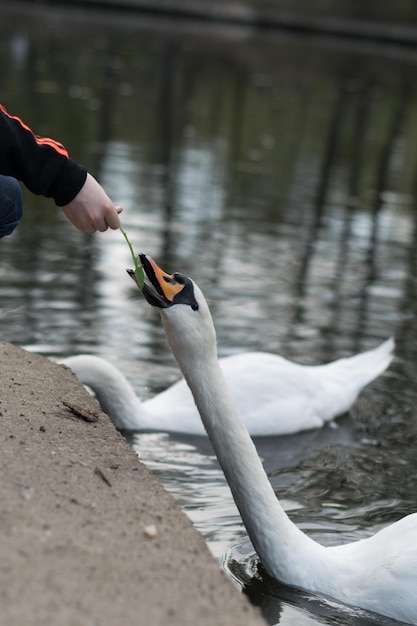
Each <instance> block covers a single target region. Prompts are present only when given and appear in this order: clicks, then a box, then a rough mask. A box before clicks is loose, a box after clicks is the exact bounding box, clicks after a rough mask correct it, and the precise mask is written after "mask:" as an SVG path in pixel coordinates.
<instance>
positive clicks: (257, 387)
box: [60, 339, 394, 436]
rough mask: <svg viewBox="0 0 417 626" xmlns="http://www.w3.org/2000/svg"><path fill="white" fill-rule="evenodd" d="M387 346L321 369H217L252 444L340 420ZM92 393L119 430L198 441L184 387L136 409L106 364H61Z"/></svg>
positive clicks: (237, 360)
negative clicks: (179, 435) (191, 437)
mask: <svg viewBox="0 0 417 626" xmlns="http://www.w3.org/2000/svg"><path fill="white" fill-rule="evenodd" d="M393 347H394V341H393V340H392V339H388V340H387V341H385V342H384V343H382V344H381V345H380V346H378V347H377V348H374V349H373V350H369V351H368V352H363V353H361V354H358V355H356V356H353V357H349V358H345V359H339V360H337V361H333V362H332V363H328V364H326V365H315V366H307V365H300V364H298V363H294V362H292V361H288V360H286V359H284V358H283V357H280V356H278V355H275V354H269V353H266V352H246V353H243V354H236V355H233V356H230V357H226V358H223V359H220V361H219V362H220V366H221V368H222V370H223V373H224V375H225V377H226V380H227V384H228V386H229V388H230V390H231V392H232V395H233V397H234V398H235V400H236V402H237V405H238V407H239V410H240V414H241V416H242V418H243V421H244V422H245V424H246V427H247V429H248V430H249V432H250V434H251V435H252V436H263V435H287V434H290V433H296V432H300V431H302V430H309V429H312V428H320V427H321V426H323V425H324V424H325V423H326V422H329V421H331V420H332V419H334V418H335V417H337V416H338V415H342V414H343V413H346V412H347V411H348V410H349V409H350V407H351V406H352V404H353V403H354V402H355V400H356V399H357V397H358V395H359V393H360V392H361V390H362V389H363V388H364V387H365V385H367V384H368V383H370V382H371V381H372V380H374V379H375V378H376V377H377V376H378V375H379V374H381V373H382V372H383V371H384V370H385V369H386V368H387V367H388V365H389V364H390V362H391V360H392V358H393V354H392V351H393ZM60 363H61V364H64V365H67V366H68V367H70V368H71V369H72V370H73V372H74V373H75V374H76V376H77V377H78V379H79V380H80V381H81V382H82V383H83V384H84V385H87V386H88V387H90V388H91V389H92V391H93V392H94V393H95V395H96V397H97V399H98V401H99V402H100V405H101V407H102V409H103V411H104V412H105V413H107V415H109V417H110V418H111V420H112V422H113V423H114V424H115V426H116V427H117V428H119V429H120V430H127V431H139V430H153V431H157V430H159V431H167V432H178V433H188V434H192V435H204V434H205V430H204V427H203V425H202V423H201V420H200V417H199V415H198V411H197V409H196V407H195V404H194V401H193V398H192V395H191V393H190V390H189V389H188V386H187V384H186V382H185V381H184V379H182V380H180V381H178V382H177V383H175V384H174V385H172V386H171V387H169V388H168V389H166V390H165V391H163V392H161V393H159V394H158V395H156V396H154V397H153V398H151V399H149V400H146V401H144V402H142V401H141V400H140V398H138V397H137V395H136V394H135V391H134V390H133V387H132V386H131V384H130V383H129V382H128V380H127V379H126V378H125V376H124V375H123V374H122V373H121V372H120V371H119V370H118V369H117V368H115V367H114V365H112V364H111V363H109V362H108V361H106V360H104V359H102V358H100V357H97V356H93V355H89V354H80V355H77V356H72V357H69V358H67V359H63V360H61V361H60Z"/></svg>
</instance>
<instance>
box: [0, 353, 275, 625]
mask: <svg viewBox="0 0 417 626" xmlns="http://www.w3.org/2000/svg"><path fill="white" fill-rule="evenodd" d="M0 373H1V381H2V393H1V398H0V418H1V423H2V437H1V456H0V458H1V483H0V484H1V516H0V524H1V535H2V539H3V540H2V542H1V543H0V563H1V566H0V598H1V600H0V602H1V613H0V624H2V625H3V624H4V625H5V626H6V624H7V626H15V625H16V626H21V625H22V624H25V626H28V625H31V624H33V625H34V624H36V625H41V624H54V626H61V625H63V624H68V625H76V626H83V625H87V624H88V625H89V626H91V625H98V626H105V625H107V624H108V625H112V626H115V624H120V625H121V624H123V626H128V625H129V624H132V625H133V624H135V626H142V625H143V626H145V625H146V626H148V625H151V626H158V625H159V624H161V626H162V624H163V625H164V626H166V624H167V623H168V622H169V624H170V626H172V625H174V626H175V625H177V624H178V625H181V626H187V625H188V624H189V625H191V624H193V625H195V624H204V626H206V625H207V626H210V625H213V626H221V625H223V624H224V625H227V626H228V625H230V626H233V625H234V624H236V625H240V626H241V625H243V624H244V625H245V626H252V625H253V626H260V625H262V624H265V622H264V620H263V618H262V617H261V615H260V613H259V612H258V610H257V609H256V608H254V607H252V606H251V605H250V604H249V602H248V601H247V599H246V598H245V597H244V596H242V595H241V594H240V593H239V592H238V590H237V589H236V588H235V587H234V585H233V583H232V582H231V581H230V580H229V579H228V578H227V576H226V575H225V573H224V572H222V571H221V570H220V568H219V566H218V564H217V563H216V561H215V560H214V559H213V557H212V556H211V554H210V552H209V550H208V548H207V546H206V544H205V542H204V540H203V538H202V537H201V536H200V535H199V533H198V532H197V531H196V530H195V529H194V528H193V526H192V524H191V522H190V521H189V519H188V518H187V517H186V515H185V514H184V513H183V512H182V511H181V510H180V508H179V507H178V506H177V505H176V504H175V502H174V500H173V498H172V497H171V496H170V495H169V494H168V493H167V492H166V491H165V489H164V488H163V487H162V485H161V484H160V483H159V481H158V480H157V479H156V478H155V477H154V476H152V475H151V474H150V472H149V471H148V470H147V468H146V467H145V466H144V465H143V464H142V463H140V462H139V461H138V459H137V456H136V454H135V452H134V451H133V449H132V448H131V447H130V446H129V444H128V443H127V442H126V441H125V439H124V438H123V437H122V435H120V433H118V432H117V431H116V430H115V428H114V426H113V425H112V423H111V422H110V420H109V418H108V417H107V416H106V415H105V414H104V413H102V412H101V411H100V409H99V405H98V404H97V402H96V400H95V399H94V398H92V397H90V395H89V394H88V393H87V392H86V391H85V389H84V388H83V386H82V385H81V384H80V383H79V382H78V381H77V379H76V378H75V376H74V375H73V374H72V372H70V370H68V369H67V368H64V367H62V366H59V365H56V364H55V363H52V362H51V361H49V360H48V359H46V358H44V357H42V356H39V355H36V354H32V353H29V352H27V351H25V350H23V349H21V348H18V347H16V346H12V345H11V344H8V343H4V342H1V343H0ZM79 413H81V414H82V415H80V414H79ZM149 526H154V527H155V529H156V536H154V537H152V536H148V535H149V534H151V535H152V532H151V533H149V529H148V528H147V527H149Z"/></svg>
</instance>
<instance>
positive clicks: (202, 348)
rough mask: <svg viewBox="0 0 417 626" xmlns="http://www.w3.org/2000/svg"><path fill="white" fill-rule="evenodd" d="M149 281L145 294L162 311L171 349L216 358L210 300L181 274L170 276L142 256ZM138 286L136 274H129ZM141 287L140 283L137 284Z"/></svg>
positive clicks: (176, 354)
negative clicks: (210, 355)
mask: <svg viewBox="0 0 417 626" xmlns="http://www.w3.org/2000/svg"><path fill="white" fill-rule="evenodd" d="M139 258H140V261H141V263H142V266H143V269H144V272H145V275H146V278H147V281H145V284H144V285H143V288H142V293H143V295H144V297H145V299H146V300H147V302H148V303H149V304H150V305H151V306H153V307H155V308H158V309H159V312H160V314H161V318H162V323H163V326H164V329H165V333H166V336H167V340H168V343H169V346H170V348H171V350H172V352H173V353H174V355H175V357H176V358H177V360H178V359H179V358H180V357H181V354H187V355H188V357H187V358H188V359H189V358H190V355H191V354H196V355H200V358H201V355H205V356H208V355H209V354H210V353H213V355H214V354H216V332H215V329H214V325H213V321H212V318H211V314H210V310H209V307H208V304H207V302H206V299H205V298H204V296H203V294H202V292H201V290H200V288H199V287H198V285H196V283H195V282H194V281H193V280H191V278H188V276H185V275H184V274H181V273H179V272H175V273H174V274H168V273H167V272H165V271H164V270H162V269H161V268H160V267H159V266H158V265H157V264H156V263H155V261H154V260H153V259H152V258H151V257H150V256H148V255H147V254H140V255H139ZM127 273H128V274H129V276H130V277H131V278H132V279H133V280H134V281H135V282H136V278H135V273H134V271H133V270H127ZM136 284H137V282H136Z"/></svg>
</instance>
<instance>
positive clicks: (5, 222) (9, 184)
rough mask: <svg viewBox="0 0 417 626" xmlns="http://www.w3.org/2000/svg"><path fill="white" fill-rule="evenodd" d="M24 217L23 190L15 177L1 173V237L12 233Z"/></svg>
mask: <svg viewBox="0 0 417 626" xmlns="http://www.w3.org/2000/svg"><path fill="white" fill-rule="evenodd" d="M22 217H23V199H22V190H21V189H20V185H19V183H18V182H17V180H16V179H15V178H12V177H11V176H3V175H1V174H0V239H1V237H5V236H6V235H10V234H11V233H12V232H13V231H14V229H15V228H16V226H17V225H18V223H19V222H20V220H21V219H22Z"/></svg>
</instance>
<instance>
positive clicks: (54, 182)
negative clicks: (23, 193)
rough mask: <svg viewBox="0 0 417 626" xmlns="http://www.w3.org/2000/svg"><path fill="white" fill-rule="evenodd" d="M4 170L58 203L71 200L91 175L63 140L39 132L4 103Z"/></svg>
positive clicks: (0, 119) (0, 121)
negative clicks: (77, 161) (69, 153)
mask: <svg viewBox="0 0 417 626" xmlns="http://www.w3.org/2000/svg"><path fill="white" fill-rule="evenodd" d="M0 173H1V174H4V175H6V176H13V177H14V178H17V179H18V180H20V181H21V182H22V183H23V184H24V185H25V187H27V188H28V189H29V190H30V191H31V192H33V193H34V194H38V195H42V196H46V197H48V198H54V200H55V202H56V204H57V205H58V206H64V205H66V204H68V203H69V202H71V200H73V199H74V198H75V196H76V195H77V193H78V192H79V191H80V189H81V187H82V186H83V185H84V182H85V179H86V177H87V170H86V169H85V168H84V167H82V166H81V165H79V164H78V163H76V162H75V161H73V160H72V159H70V158H69V155H68V152H67V150H66V148H64V146H63V145H62V144H60V143H59V142H57V141H55V140H54V139H50V138H48V137H40V136H39V135H35V134H34V132H33V131H32V130H31V129H30V128H29V127H28V126H27V125H26V124H24V122H22V120H21V119H20V118H18V117H15V116H12V115H10V114H9V113H8V112H7V111H6V109H5V107H4V106H3V105H1V104H0Z"/></svg>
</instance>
